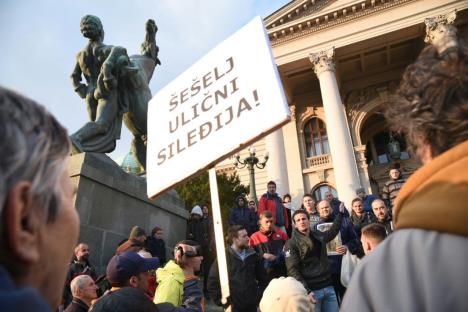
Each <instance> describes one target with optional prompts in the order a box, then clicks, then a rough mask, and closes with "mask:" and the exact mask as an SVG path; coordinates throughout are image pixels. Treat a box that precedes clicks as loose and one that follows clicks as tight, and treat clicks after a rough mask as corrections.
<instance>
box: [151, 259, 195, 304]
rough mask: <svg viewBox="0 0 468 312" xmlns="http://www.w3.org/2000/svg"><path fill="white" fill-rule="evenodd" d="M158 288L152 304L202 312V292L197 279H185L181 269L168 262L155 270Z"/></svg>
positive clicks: (172, 261) (175, 264) (172, 262)
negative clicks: (169, 305) (167, 304)
mask: <svg viewBox="0 0 468 312" xmlns="http://www.w3.org/2000/svg"><path fill="white" fill-rule="evenodd" d="M156 276H157V281H158V284H159V285H158V288H157V290H156V294H155V296H154V300H153V302H154V303H157V304H159V303H164V302H169V303H171V304H172V305H174V306H176V307H181V306H182V307H184V308H186V309H189V310H190V311H200V312H201V311H204V299H203V292H202V290H201V289H200V287H198V281H199V279H198V278H196V277H191V278H186V277H185V275H184V271H183V270H182V268H181V267H180V266H179V265H178V264H177V263H175V262H174V260H170V261H169V262H167V264H166V265H165V266H164V268H160V269H158V270H156Z"/></svg>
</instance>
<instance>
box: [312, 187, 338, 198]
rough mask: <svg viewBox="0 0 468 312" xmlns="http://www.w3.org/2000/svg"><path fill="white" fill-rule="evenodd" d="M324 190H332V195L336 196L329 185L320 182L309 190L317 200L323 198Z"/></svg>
mask: <svg viewBox="0 0 468 312" xmlns="http://www.w3.org/2000/svg"><path fill="white" fill-rule="evenodd" d="M326 192H332V194H333V197H335V198H337V197H338V193H337V192H336V190H335V189H334V188H333V187H331V186H330V185H328V184H322V185H319V186H317V187H315V188H314V190H313V191H312V192H311V193H312V194H313V196H314V198H315V200H316V201H317V202H319V201H321V200H324V199H325V193H326Z"/></svg>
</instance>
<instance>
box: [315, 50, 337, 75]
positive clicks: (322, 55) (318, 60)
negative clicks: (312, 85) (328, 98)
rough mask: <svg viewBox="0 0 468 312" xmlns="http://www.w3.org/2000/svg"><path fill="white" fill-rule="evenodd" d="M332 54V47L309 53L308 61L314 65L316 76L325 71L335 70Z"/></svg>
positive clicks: (333, 51) (333, 52)
mask: <svg viewBox="0 0 468 312" xmlns="http://www.w3.org/2000/svg"><path fill="white" fill-rule="evenodd" d="M334 54H335V48H334V47H332V48H330V49H328V50H324V51H320V52H318V53H310V54H309V59H310V62H311V63H312V65H313V66H314V72H315V74H316V75H317V77H319V76H320V74H322V73H323V72H326V71H332V72H335V63H334V62H333V55H334Z"/></svg>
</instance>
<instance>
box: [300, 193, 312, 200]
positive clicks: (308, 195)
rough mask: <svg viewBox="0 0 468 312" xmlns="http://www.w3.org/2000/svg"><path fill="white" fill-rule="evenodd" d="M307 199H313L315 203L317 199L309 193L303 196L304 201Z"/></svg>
mask: <svg viewBox="0 0 468 312" xmlns="http://www.w3.org/2000/svg"><path fill="white" fill-rule="evenodd" d="M306 197H310V198H312V200H313V201H315V198H314V197H313V196H312V195H310V194H309V193H306V194H304V195H303V196H302V199H304V198H306Z"/></svg>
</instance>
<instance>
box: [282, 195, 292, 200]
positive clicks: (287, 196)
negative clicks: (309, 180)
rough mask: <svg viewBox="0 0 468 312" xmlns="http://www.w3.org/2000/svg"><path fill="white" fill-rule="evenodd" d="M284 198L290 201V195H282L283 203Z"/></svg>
mask: <svg viewBox="0 0 468 312" xmlns="http://www.w3.org/2000/svg"><path fill="white" fill-rule="evenodd" d="M286 198H289V200H291V195H289V194H284V196H283V201H284V200H285V199H286Z"/></svg>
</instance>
